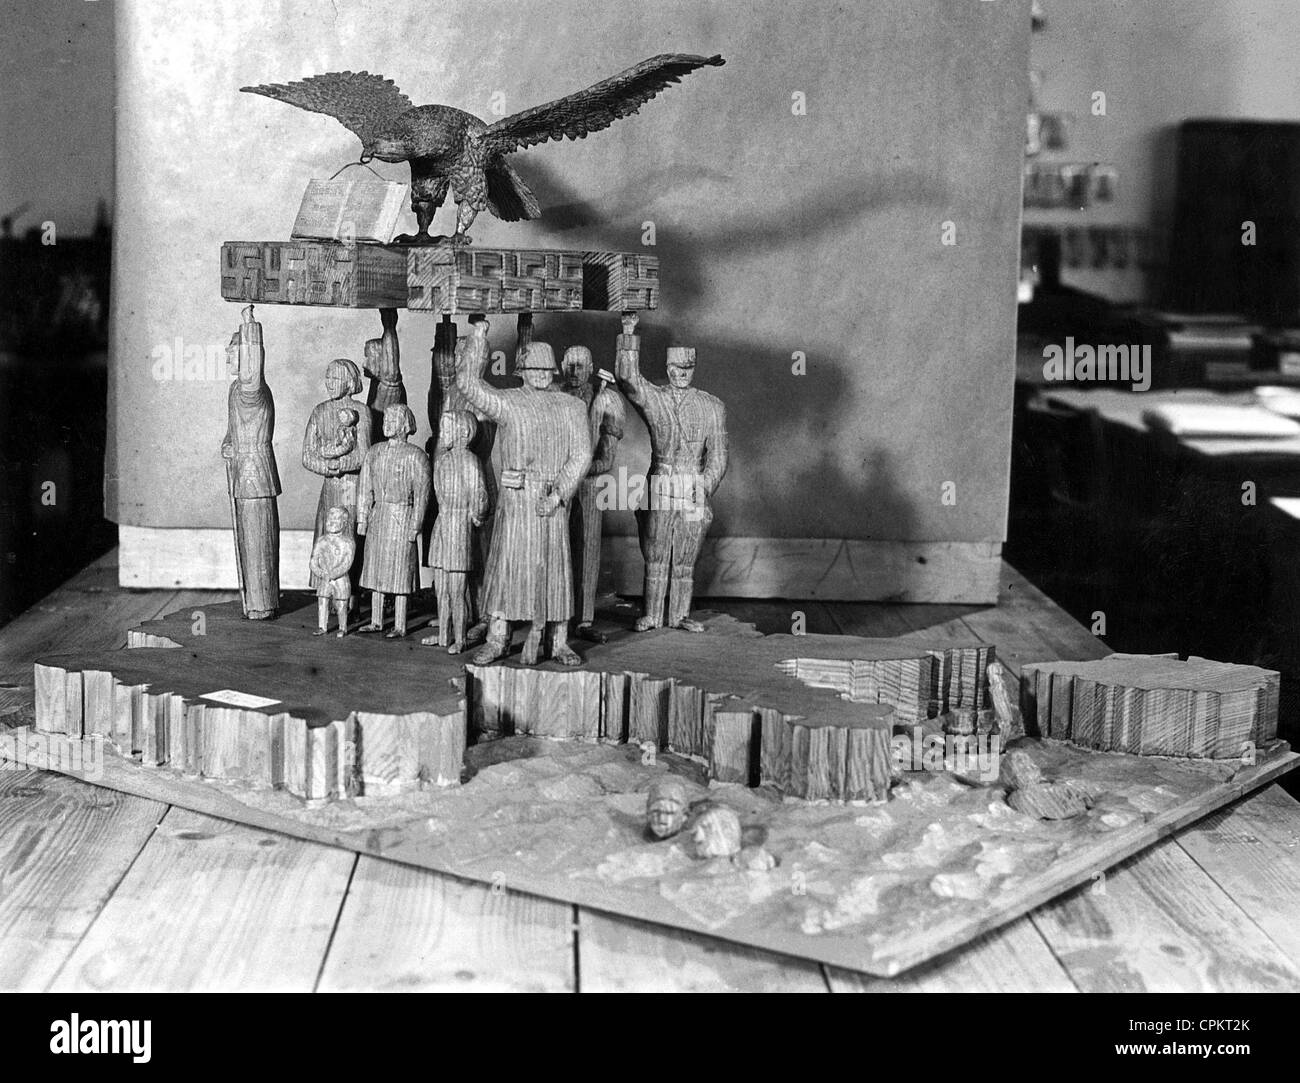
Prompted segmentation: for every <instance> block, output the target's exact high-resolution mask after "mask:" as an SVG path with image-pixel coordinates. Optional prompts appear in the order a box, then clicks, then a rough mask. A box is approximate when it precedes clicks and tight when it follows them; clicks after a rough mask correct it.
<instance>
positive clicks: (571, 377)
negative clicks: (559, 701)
mask: <svg viewBox="0 0 1300 1083" xmlns="http://www.w3.org/2000/svg"><path fill="white" fill-rule="evenodd" d="M561 369H562V370H563V374H564V390H565V391H567V392H568V393H569V394H570V395H573V396H574V397H576V398H578V399H580V400H581V401H582V403H583V405H584V406H585V407H586V408H587V420H588V424H589V430H588V431H589V434H590V436H591V466H590V467H589V468H588V470H587V475H586V477H584V478H583V479H582V480H581V481H580V482H578V488H577V491H576V492H575V493H574V495H573V506H572V507H571V508H570V511H569V525H570V529H569V545H570V548H571V549H572V552H573V579H574V586H575V588H576V589H577V598H576V599H575V602H576V605H577V610H578V624H577V627H576V628H575V629H574V633H575V634H576V635H577V636H578V637H579V638H580V639H586V640H590V641H591V642H593V643H604V642H605V640H606V638H607V637H606V636H605V634H604V633H603V632H599V631H597V630H596V628H595V627H594V626H593V624H592V622H593V621H594V620H595V617H596V583H597V581H598V580H599V578H600V533H601V518H602V513H601V509H600V507H599V504H598V500H597V497H598V490H599V479H600V477H601V475H602V474H608V473H609V472H610V471H611V470H613V469H614V453H615V451H616V450H617V449H618V442H619V441H620V440H622V439H623V417H624V413H625V411H624V408H623V399H622V396H620V395H619V394H618V392H616V391H614V390H613V389H612V388H611V387H610V384H612V383H613V382H614V376H613V374H612V373H610V372H607V371H606V370H605V369H601V370H600V373H599V375H598V379H599V386H595V385H593V383H592V360H591V351H590V350H589V349H587V347H585V346H570V347H569V348H568V349H567V350H565V351H564V361H563V362H562V363H561Z"/></svg>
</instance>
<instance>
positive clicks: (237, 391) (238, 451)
mask: <svg viewBox="0 0 1300 1083" xmlns="http://www.w3.org/2000/svg"><path fill="white" fill-rule="evenodd" d="M243 317H244V318H243V323H241V324H240V327H239V330H238V331H236V332H235V333H234V334H233V335H232V336H231V338H230V345H229V346H227V347H226V367H227V369H228V370H229V372H230V375H231V376H233V377H235V379H234V381H233V382H232V383H231V385H230V397H229V400H228V411H227V426H226V438H225V439H224V440H223V441H222V442H221V456H222V458H224V459H225V460H226V483H227V487H228V488H229V491H230V503H231V517H232V519H233V520H234V528H235V566H236V568H237V570H238V573H239V593H240V598H241V600H242V602H243V606H244V616H246V617H248V619H249V620H270V619H271V618H273V617H274V616H275V615H276V614H277V613H278V612H279V609H280V514H279V510H278V508H277V506H276V498H277V497H278V496H279V495H280V475H279V472H278V471H277V470H276V468H275V451H274V450H273V449H272V447H271V441H272V439H273V438H274V436H275V402H274V401H273V400H272V398H271V389H270V388H269V387H267V386H266V380H265V379H264V378H263V375H262V370H263V368H264V366H265V363H266V352H265V350H264V349H263V348H262V325H261V324H260V323H258V322H257V321H256V320H254V319H253V306H252V305H249V306H248V307H247V308H245V309H244V312H243Z"/></svg>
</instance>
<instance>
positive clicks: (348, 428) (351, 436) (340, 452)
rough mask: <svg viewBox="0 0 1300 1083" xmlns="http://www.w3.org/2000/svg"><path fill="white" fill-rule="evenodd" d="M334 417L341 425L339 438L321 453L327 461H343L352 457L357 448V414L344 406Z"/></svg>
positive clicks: (326, 446)
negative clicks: (344, 458)
mask: <svg viewBox="0 0 1300 1083" xmlns="http://www.w3.org/2000/svg"><path fill="white" fill-rule="evenodd" d="M334 416H335V417H336V418H337V419H338V423H339V438H338V439H337V440H335V441H334V443H332V444H326V445H325V446H324V447H323V448H321V450H320V453H321V455H322V456H323V457H324V458H326V459H341V458H343V456H344V455H351V454H352V452H353V451H355V450H356V446H357V412H356V411H355V410H353V409H350V408H349V407H347V406H343V407H341V408H340V409H339V411H338V413H337V414H335V415H334Z"/></svg>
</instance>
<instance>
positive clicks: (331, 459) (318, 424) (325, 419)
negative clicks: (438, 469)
mask: <svg viewBox="0 0 1300 1083" xmlns="http://www.w3.org/2000/svg"><path fill="white" fill-rule="evenodd" d="M360 391H361V372H360V370H359V369H358V368H357V366H356V365H354V364H353V363H352V362H351V361H349V360H347V359H346V358H338V359H337V360H334V361H331V362H330V363H329V364H328V365H326V366H325V392H326V394H327V395H328V396H329V398H327V399H326V400H325V401H324V402H321V403H318V404H317V405H316V406H315V407H313V409H312V412H311V416H310V417H308V419H307V428H306V431H305V432H304V433H303V438H302V465H303V467H304V468H305V469H307V470H310V471H311V472H312V473H313V474H318V475H320V477H322V478H323V479H324V480H323V481H322V482H321V487H320V499H318V500H317V501H316V523H315V528H314V530H313V532H312V545H313V547H314V546H315V543H316V542H317V541H318V540H319V539H320V538H321V536H322V535H323V534H324V533H325V530H326V526H325V521H326V519H327V518H328V517H329V514H330V511H331V509H333V508H343V509H345V510H346V511H347V513H348V531H349V533H351V532H352V531H353V524H355V523H356V521H357V479H358V476H359V475H360V473H361V464H362V463H363V462H364V461H365V458H366V452H367V451H369V450H370V441H371V432H370V411H369V410H368V409H366V408H365V407H364V406H362V405H361V404H360V403H359V402H357V401H356V400H355V399H354V398H352V396H353V395H356V394H357V393H359V392H360ZM319 585H320V583H319V580H318V578H317V575H316V572H315V570H313V571H312V576H311V586H313V587H317V586H319Z"/></svg>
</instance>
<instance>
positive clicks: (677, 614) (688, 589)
mask: <svg viewBox="0 0 1300 1083" xmlns="http://www.w3.org/2000/svg"><path fill="white" fill-rule="evenodd" d="M694 589H695V580H694V579H693V578H692V577H691V576H689V575H674V576H673V579H672V584H671V586H670V588H669V591H668V626H669V627H670V628H680V629H682V631H685V632H702V631H704V625H702V624H701V623H700V622H699V621H697V620H691V618H690V612H691V593H692V592H693V591H694Z"/></svg>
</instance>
